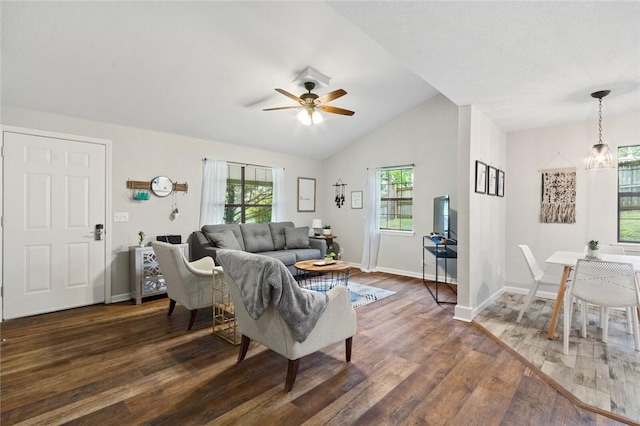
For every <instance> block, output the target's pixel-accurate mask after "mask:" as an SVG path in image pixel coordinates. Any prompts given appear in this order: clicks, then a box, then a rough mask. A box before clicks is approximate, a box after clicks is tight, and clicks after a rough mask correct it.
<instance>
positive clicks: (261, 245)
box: [240, 223, 275, 253]
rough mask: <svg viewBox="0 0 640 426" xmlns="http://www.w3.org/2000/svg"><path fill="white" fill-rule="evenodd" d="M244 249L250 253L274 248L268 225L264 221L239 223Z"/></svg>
mask: <svg viewBox="0 0 640 426" xmlns="http://www.w3.org/2000/svg"><path fill="white" fill-rule="evenodd" d="M240 232H242V239H243V240H244V249H245V251H248V252H250V253H259V252H261V251H272V250H275V247H274V245H273V239H272V238H271V231H270V230H269V225H267V224H266V223H243V224H241V225H240Z"/></svg>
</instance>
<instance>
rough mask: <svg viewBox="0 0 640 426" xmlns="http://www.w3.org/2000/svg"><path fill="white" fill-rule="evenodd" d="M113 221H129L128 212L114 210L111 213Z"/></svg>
mask: <svg viewBox="0 0 640 426" xmlns="http://www.w3.org/2000/svg"><path fill="white" fill-rule="evenodd" d="M113 221H114V222H129V212H116V213H114V214H113Z"/></svg>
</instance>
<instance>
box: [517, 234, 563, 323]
mask: <svg viewBox="0 0 640 426" xmlns="http://www.w3.org/2000/svg"><path fill="white" fill-rule="evenodd" d="M518 247H520V250H522V254H523V255H524V258H525V260H526V261H527V266H528V267H529V272H530V273H531V276H532V277H533V283H532V284H531V289H529V294H528V295H527V300H526V302H525V304H524V306H522V308H520V313H519V314H518V319H517V321H518V322H520V321H521V320H522V317H523V315H524V313H525V312H526V311H528V310H529V308H530V307H531V303H532V302H533V299H534V298H535V296H536V293H537V292H538V288H539V287H540V284H543V285H550V286H555V287H558V286H559V285H560V279H561V278H562V277H560V276H559V275H558V276H556V275H549V274H545V272H544V270H543V269H542V268H541V267H540V265H538V262H537V261H536V258H535V257H534V256H533V253H532V252H531V249H530V248H529V246H528V245H526V244H520V245H519V246H518Z"/></svg>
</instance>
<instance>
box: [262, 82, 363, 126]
mask: <svg viewBox="0 0 640 426" xmlns="http://www.w3.org/2000/svg"><path fill="white" fill-rule="evenodd" d="M314 87H316V84H315V83H314V82H312V81H307V82H305V83H304V88H305V89H306V90H307V93H303V94H302V95H300V96H299V97H298V96H296V95H294V94H291V93H289V92H287V91H286V90H283V89H276V92H279V93H282V94H283V95H285V96H286V97H288V98H291V99H293V100H294V101H296V102H297V103H299V104H300V105H298V106H286V107H277V108H265V109H263V111H277V110H281V109H301V111H300V112H299V113H298V120H300V122H301V123H302V124H305V125H311V124H317V123H320V122H322V115H320V113H318V110H320V111H324V112H330V113H332V114H340V115H349V116H350V115H353V114H355V112H353V111H349V110H348V109H343V108H338V107H334V106H329V105H325V103H327V102H331V101H332V100H334V99H338V98H339V97H341V96H344V95H346V94H347V92H346V91H344V90H342V89H338V90H334V91H333V92H329V93H326V94H324V95H322V96H318V95H316V94H315V93H311V91H312V90H313V88H314Z"/></svg>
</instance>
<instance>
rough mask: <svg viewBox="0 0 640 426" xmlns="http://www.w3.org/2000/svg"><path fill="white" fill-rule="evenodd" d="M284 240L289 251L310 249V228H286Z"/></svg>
mask: <svg viewBox="0 0 640 426" xmlns="http://www.w3.org/2000/svg"><path fill="white" fill-rule="evenodd" d="M284 240H285V244H286V248H288V249H303V248H309V227H308V226H303V227H300V228H284Z"/></svg>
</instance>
